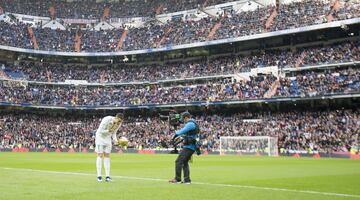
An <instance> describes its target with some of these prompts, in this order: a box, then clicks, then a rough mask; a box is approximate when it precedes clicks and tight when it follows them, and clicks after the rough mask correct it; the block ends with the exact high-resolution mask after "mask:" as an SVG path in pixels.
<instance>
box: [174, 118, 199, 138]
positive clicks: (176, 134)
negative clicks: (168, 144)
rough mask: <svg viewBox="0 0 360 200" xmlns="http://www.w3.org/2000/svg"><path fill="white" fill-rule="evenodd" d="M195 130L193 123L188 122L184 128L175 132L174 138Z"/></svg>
mask: <svg viewBox="0 0 360 200" xmlns="http://www.w3.org/2000/svg"><path fill="white" fill-rule="evenodd" d="M195 128H196V126H195V123H194V122H188V123H186V125H185V126H184V128H182V129H180V130H178V131H176V133H175V136H176V137H177V136H180V135H184V134H185V133H187V132H189V131H191V130H194V129H195Z"/></svg>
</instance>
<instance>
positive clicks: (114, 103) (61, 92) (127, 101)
mask: <svg viewBox="0 0 360 200" xmlns="http://www.w3.org/2000/svg"><path fill="white" fill-rule="evenodd" d="M358 67H359V63H357V64H356V63H351V64H350V63H347V64H346V65H345V64H344V65H339V66H337V68H336V69H333V68H331V67H329V68H325V69H324V68H320V69H318V70H322V71H323V72H314V71H310V72H309V71H307V70H303V71H299V70H298V71H295V72H291V73H297V74H296V75H293V74H290V73H289V74H287V75H286V74H285V73H283V72H281V71H278V69H277V70H275V71H274V68H269V69H267V68H264V69H263V71H257V72H256V73H255V75H254V76H250V75H249V74H248V77H247V78H248V79H246V77H245V76H244V75H243V76H242V77H241V78H242V79H238V80H237V79H236V78H239V77H236V76H233V77H231V78H219V77H217V79H208V80H206V79H203V80H198V81H200V82H197V83H195V82H191V81H189V82H184V83H183V84H184V85H182V84H181V83H179V82H176V81H175V82H169V83H166V84H165V83H145V84H141V83H140V84H137V85H132V84H109V85H106V84H105V85H104V84H86V83H85V84H81V82H79V81H78V82H73V83H71V82H70V83H41V82H28V81H22V80H20V81H16V80H2V81H1V84H2V86H3V87H2V91H1V92H2V94H4V95H3V96H2V99H1V101H2V106H8V107H28V108H52V109H90V110H91V109H104V110H109V109H148V108H172V107H196V106H205V107H208V106H228V105H239V104H258V103H266V104H267V103H276V102H294V101H310V100H324V99H330V100H333V99H347V98H350V99H352V98H359V97H360V79H359V77H360V74H359V68H358ZM262 74H268V75H266V76H264V75H262Z"/></svg>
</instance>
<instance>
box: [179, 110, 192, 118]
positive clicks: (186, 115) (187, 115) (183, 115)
mask: <svg viewBox="0 0 360 200" xmlns="http://www.w3.org/2000/svg"><path fill="white" fill-rule="evenodd" d="M185 117H191V114H190V113H189V112H188V111H185V112H183V113H181V118H183V119H184V118H185Z"/></svg>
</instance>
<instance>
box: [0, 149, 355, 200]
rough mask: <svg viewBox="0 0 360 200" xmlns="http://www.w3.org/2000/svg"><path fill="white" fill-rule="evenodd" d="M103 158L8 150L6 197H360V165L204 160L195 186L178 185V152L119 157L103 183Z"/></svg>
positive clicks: (0, 181)
mask: <svg viewBox="0 0 360 200" xmlns="http://www.w3.org/2000/svg"><path fill="white" fill-rule="evenodd" d="M95 156H96V155H95V154H91V153H89V154H82V153H74V154H68V153H61V154H56V153H4V152H2V153H0V200H12V199H14V200H15V199H21V200H28V199H29V200H32V199H34V200H38V199H46V200H50V199H59V200H65V199H66V200H69V199H75V200H77V199H81V200H92V199H96V200H98V199H103V200H107V199H117V200H121V199H127V200H128V199H135V200H150V199H156V200H161V199H166V200H172V199H179V200H185V199H193V200H195V199H206V200H211V199H214V200H223V199H226V200H238V199H239V200H240V199H255V200H257V199H261V200H264V199H272V200H277V199H286V200H288V199H302V200H304V199H360V161H359V160H348V159H326V158H321V159H314V158H292V157H277V158H271V157H243V156H216V155H212V156H210V155H209V156H200V157H197V156H195V157H194V162H193V164H191V166H190V168H191V177H192V181H193V184H191V185H181V184H177V185H171V184H168V183H167V180H169V179H171V178H173V176H174V161H175V159H176V155H159V154H156V155H139V154H112V155H111V174H112V176H113V182H111V183H106V182H101V183H99V182H97V181H96V169H95Z"/></svg>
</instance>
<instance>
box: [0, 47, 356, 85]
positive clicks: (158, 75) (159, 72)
mask: <svg viewBox="0 0 360 200" xmlns="http://www.w3.org/2000/svg"><path fill="white" fill-rule="evenodd" d="M350 61H360V42H359V41H355V42H341V43H338V44H332V45H327V46H317V47H306V48H300V49H298V50H297V51H295V52H292V51H290V50H289V49H284V50H267V51H260V52H254V53H252V54H249V55H238V56H236V55H234V56H227V57H220V58H212V59H210V60H198V61H192V62H184V63H171V64H165V65H164V66H161V65H154V64H153V65H140V66H138V65H135V66H132V65H123V64H113V65H108V66H99V67H96V66H92V67H91V66H84V65H78V66H77V65H67V64H49V63H42V62H37V63H34V62H25V61H22V62H18V63H17V64H9V65H5V68H4V71H5V72H11V73H12V72H15V73H21V74H23V76H24V79H26V80H32V81H41V82H64V81H65V80H72V79H76V80H86V81H88V82H91V83H119V82H120V83H127V82H139V81H157V80H171V79H178V78H190V77H201V76H209V75H223V74H235V73H240V72H248V71H250V70H251V69H253V68H261V67H268V66H279V67H280V68H287V67H302V66H308V65H320V64H329V63H342V62H350ZM0 71H1V70H0Z"/></svg>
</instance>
